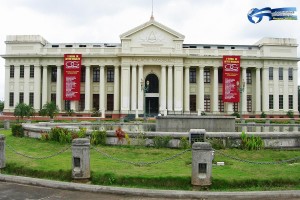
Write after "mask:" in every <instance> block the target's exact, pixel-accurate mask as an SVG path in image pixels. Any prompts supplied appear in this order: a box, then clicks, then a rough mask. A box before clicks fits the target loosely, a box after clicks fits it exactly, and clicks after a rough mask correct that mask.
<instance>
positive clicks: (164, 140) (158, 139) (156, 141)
mask: <svg viewBox="0 0 300 200" xmlns="http://www.w3.org/2000/svg"><path fill="white" fill-rule="evenodd" d="M171 139H172V138H171V136H155V137H154V138H153V145H154V147H155V148H166V147H169V142H170V140H171Z"/></svg>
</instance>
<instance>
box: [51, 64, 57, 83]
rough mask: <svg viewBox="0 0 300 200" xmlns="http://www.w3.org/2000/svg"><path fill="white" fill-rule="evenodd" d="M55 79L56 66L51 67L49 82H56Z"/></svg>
mask: <svg viewBox="0 0 300 200" xmlns="http://www.w3.org/2000/svg"><path fill="white" fill-rule="evenodd" d="M56 79H57V67H51V82H56Z"/></svg>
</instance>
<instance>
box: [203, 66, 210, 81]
mask: <svg viewBox="0 0 300 200" xmlns="http://www.w3.org/2000/svg"><path fill="white" fill-rule="evenodd" d="M204 83H210V70H209V69H204Z"/></svg>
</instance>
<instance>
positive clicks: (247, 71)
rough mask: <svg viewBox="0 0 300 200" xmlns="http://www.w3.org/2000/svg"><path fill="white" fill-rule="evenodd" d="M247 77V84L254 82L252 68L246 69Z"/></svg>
mask: <svg viewBox="0 0 300 200" xmlns="http://www.w3.org/2000/svg"><path fill="white" fill-rule="evenodd" d="M246 79H247V80H246V81H247V84H252V73H251V70H250V69H247V70H246Z"/></svg>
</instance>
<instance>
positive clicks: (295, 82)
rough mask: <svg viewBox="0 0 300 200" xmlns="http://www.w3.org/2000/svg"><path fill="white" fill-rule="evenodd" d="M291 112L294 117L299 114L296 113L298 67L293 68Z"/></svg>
mask: <svg viewBox="0 0 300 200" xmlns="http://www.w3.org/2000/svg"><path fill="white" fill-rule="evenodd" d="M293 110H294V115H297V114H298V113H299V111H298V67H297V66H296V67H294V68H293Z"/></svg>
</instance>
